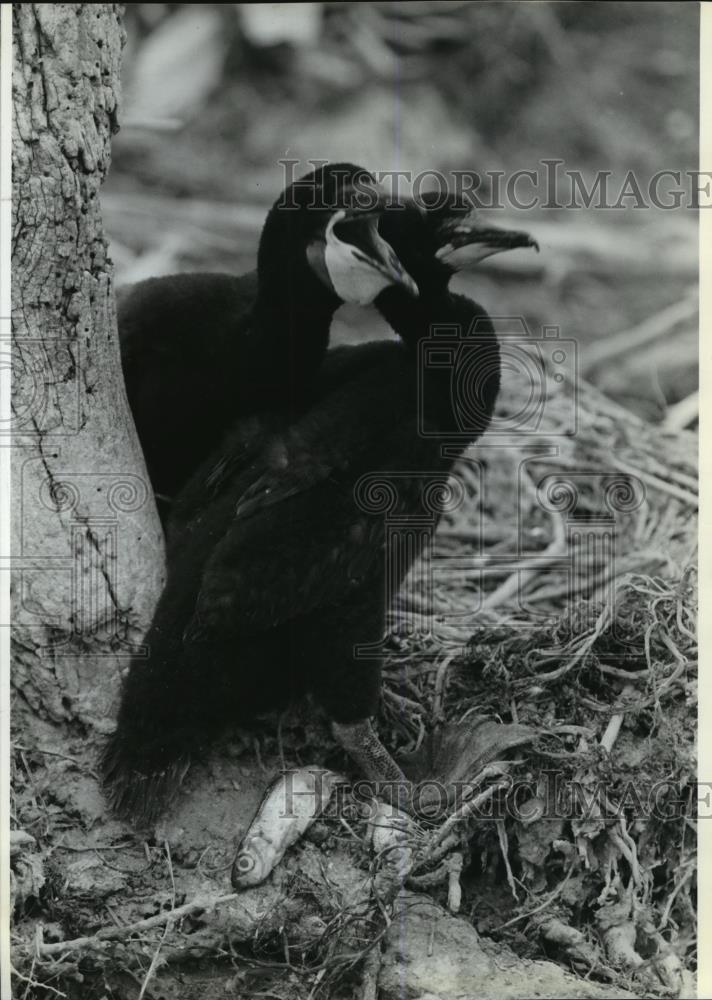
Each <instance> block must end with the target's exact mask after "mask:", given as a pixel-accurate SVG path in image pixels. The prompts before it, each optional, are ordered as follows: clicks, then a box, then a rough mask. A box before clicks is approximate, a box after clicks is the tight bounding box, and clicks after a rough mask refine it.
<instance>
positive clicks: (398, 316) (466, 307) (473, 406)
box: [376, 286, 500, 447]
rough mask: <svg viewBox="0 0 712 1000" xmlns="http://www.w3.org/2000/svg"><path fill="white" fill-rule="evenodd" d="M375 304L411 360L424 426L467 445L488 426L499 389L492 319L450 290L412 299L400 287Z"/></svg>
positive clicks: (427, 292)
mask: <svg viewBox="0 0 712 1000" xmlns="http://www.w3.org/2000/svg"><path fill="white" fill-rule="evenodd" d="M376 306H377V308H378V310H379V312H380V313H381V315H382V316H383V317H384V319H386V320H387V322H388V323H389V324H390V325H391V327H392V328H393V330H394V331H395V332H396V333H397V334H398V336H399V337H400V338H401V340H402V341H403V343H404V345H405V348H406V351H407V352H408V353H409V354H410V355H411V356H412V358H413V361H414V367H415V369H416V370H417V374H415V378H416V380H417V403H416V405H417V407H418V416H419V420H420V422H421V426H423V427H427V428H430V430H431V431H432V432H434V433H435V434H436V435H439V436H441V437H442V442H443V443H447V442H448V441H455V440H458V441H460V442H462V443H463V447H464V446H466V445H467V444H468V443H471V442H473V441H475V440H476V439H477V438H478V437H479V436H480V435H481V434H482V433H483V432H484V431H485V430H486V428H487V426H488V424H489V422H490V419H491V416H492V411H493V410H494V404H495V401H496V399H497V394H498V392H499V385H500V354H499V345H498V342H497V337H496V334H495V332H494V326H493V324H492V321H491V319H490V318H489V316H488V315H487V313H486V312H485V310H484V309H483V308H482V306H480V305H478V304H477V303H476V302H473V301H472V300H471V299H469V298H467V297H466V296H464V295H453V294H451V293H450V292H448V290H447V288H443V287H439V288H433V289H426V290H423V288H422V286H421V295H420V298H417V299H415V298H412V297H411V296H409V295H407V294H405V293H403V292H402V291H401V290H400V289H397V288H388V289H386V290H385V291H384V292H382V293H381V295H379V297H378V299H377V300H376Z"/></svg>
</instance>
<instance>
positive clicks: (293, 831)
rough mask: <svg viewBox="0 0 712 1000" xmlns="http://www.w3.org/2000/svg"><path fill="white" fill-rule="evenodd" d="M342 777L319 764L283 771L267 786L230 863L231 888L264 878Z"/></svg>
mask: <svg viewBox="0 0 712 1000" xmlns="http://www.w3.org/2000/svg"><path fill="white" fill-rule="evenodd" d="M343 781H344V779H343V778H342V777H341V776H340V775H338V774H336V773H335V772H334V771H327V770H325V769H324V768H323V767H316V766H312V767H300V768H295V769H294V770H292V771H286V772H285V773H284V774H283V775H282V776H281V777H279V778H277V779H276V780H275V781H273V782H272V784H271V785H270V786H269V788H268V789H267V791H266V792H265V794H264V796H263V797H262V801H261V803H260V805H259V808H258V810H257V812H256V813H255V818H254V819H253V820H252V823H251V824H250V827H249V829H248V830H247V833H246V834H245V836H244V837H243V839H242V841H241V843H240V846H239V848H238V851H237V857H236V858H235V862H234V864H233V866H232V884H233V887H234V888H235V889H247V888H249V887H251V886H255V885H259V884H260V882H264V880H265V879H266V878H267V876H268V875H269V874H270V872H271V871H273V869H274V868H276V866H277V865H278V864H279V862H280V861H281V860H282V858H283V857H284V854H285V852H286V851H287V849H288V848H290V847H291V846H292V844H295V843H296V842H297V840H299V838H300V837H301V836H302V835H303V834H304V833H305V832H306V831H307V830H308V829H309V827H310V826H311V824H312V823H313V822H314V820H315V819H316V818H317V817H318V816H319V815H320V813H321V812H322V811H323V809H324V807H325V806H326V804H327V802H328V801H329V799H330V797H331V793H332V792H333V790H334V788H335V786H336V785H337V784H340V783H341V782H343Z"/></svg>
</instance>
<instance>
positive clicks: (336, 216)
mask: <svg viewBox="0 0 712 1000" xmlns="http://www.w3.org/2000/svg"><path fill="white" fill-rule="evenodd" d="M385 207H386V199H385V195H384V192H383V191H382V190H381V189H380V188H379V186H378V185H377V183H376V181H375V179H374V178H373V176H372V175H371V174H370V173H369V172H368V171H367V170H365V169H364V168H363V167H357V166H355V165H354V164H351V163H331V164H327V165H326V166H324V167H320V168H319V169H318V170H315V171H314V172H313V173H311V174H307V175H306V176H305V177H302V178H301V179H300V180H297V181H295V182H294V183H293V184H291V185H289V187H288V188H286V190H285V191H284V192H283V193H282V195H281V196H280V198H279V199H278V200H277V202H276V203H275V205H274V206H273V208H272V210H271V211H270V213H269V215H268V217H267V221H266V223H265V227H264V229H263V232H262V237H261V240H260V248H259V253H258V271H259V273H260V275H261V276H262V275H263V274H266V273H267V271H268V270H272V271H274V269H275V267H281V268H282V269H283V274H282V276H283V279H284V281H290V280H291V281H292V284H293V285H294V284H295V283H296V282H298V281H299V280H300V275H301V274H302V272H303V268H304V266H306V267H307V268H308V269H309V270H310V271H311V272H312V274H314V275H316V277H317V278H318V279H319V281H320V282H321V284H322V285H323V286H325V287H326V289H328V290H329V291H330V292H331V293H332V295H333V296H335V297H336V298H337V299H339V300H341V301H342V302H351V303H355V304H357V305H367V304H368V303H370V302H373V300H374V299H375V298H376V296H377V295H378V294H379V292H381V291H382V290H383V289H384V288H386V287H388V286H389V285H398V286H400V287H401V288H404V289H405V290H406V291H407V292H408V293H410V294H411V295H415V296H417V294H418V289H417V286H416V284H415V281H414V280H413V279H412V278H411V276H410V275H409V274H408V272H407V270H406V268H404V267H403V265H402V263H401V261H400V260H399V259H398V256H397V255H396V253H395V252H394V251H393V248H392V247H391V246H390V245H389V244H388V242H387V241H386V240H385V239H384V238H383V236H382V235H381V234H379V231H378V222H379V219H380V217H381V215H382V213H383V211H384V209H385ZM284 269H287V271H288V273H286V272H285V270H284ZM272 276H273V278H276V277H277V275H275V274H273V275H272ZM305 294H306V289H305Z"/></svg>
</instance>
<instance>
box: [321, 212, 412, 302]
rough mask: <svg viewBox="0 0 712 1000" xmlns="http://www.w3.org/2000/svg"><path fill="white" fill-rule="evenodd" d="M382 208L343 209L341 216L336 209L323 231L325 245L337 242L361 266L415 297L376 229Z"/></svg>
mask: <svg viewBox="0 0 712 1000" xmlns="http://www.w3.org/2000/svg"><path fill="white" fill-rule="evenodd" d="M381 211H382V209H381V208H380V207H379V208H377V209H375V210H374V211H372V212H357V211H350V212H349V211H347V212H345V213H344V217H343V218H338V216H339V215H341V213H339V212H337V213H336V216H334V217H333V218H332V219H331V221H330V223H329V225H328V226H327V231H326V242H327V247H328V246H329V245H330V244H331V246H332V247H337V246H338V245H339V244H341V245H342V246H344V247H348V248H349V249H348V252H349V253H350V255H351V256H352V257H353V258H354V260H356V261H359V262H360V263H361V264H362V265H363V267H365V268H372V269H373V270H374V271H376V272H377V273H378V274H380V275H382V276H383V278H385V279H386V283H387V284H393V285H401V286H402V287H403V288H405V290H406V291H407V292H409V293H410V294H411V295H414V296H416V297H417V296H418V286H417V285H416V283H415V281H414V280H413V279H412V278H411V276H410V275H409V274H408V272H407V271H406V269H405V268H404V267H403V265H402V264H401V262H400V260H399V259H398V256H397V255H396V252H395V250H394V249H393V247H392V246H391V245H390V243H387V242H386V241H385V240H384V239H383V237H382V236H381V235H380V233H379V232H378V220H379V218H380V215H381Z"/></svg>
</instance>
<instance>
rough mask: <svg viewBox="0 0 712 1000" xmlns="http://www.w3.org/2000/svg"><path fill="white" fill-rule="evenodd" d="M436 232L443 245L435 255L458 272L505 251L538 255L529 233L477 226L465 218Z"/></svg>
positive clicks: (442, 226)
mask: <svg viewBox="0 0 712 1000" xmlns="http://www.w3.org/2000/svg"><path fill="white" fill-rule="evenodd" d="M439 232H440V234H441V238H442V240H443V245H442V246H441V247H440V249H439V250H438V251H437V252H436V254H435V256H436V257H437V258H438V259H439V260H442V261H443V262H444V263H446V264H449V265H450V267H452V268H454V269H455V270H458V271H459V270H461V269H462V268H466V267H472V266H474V265H475V264H478V263H479V262H480V261H481V260H484V259H485V257H491V256H492V255H493V254H495V253H502V252H503V251H504V250H514V249H516V248H517V247H534V249H535V250H536V251H537V253H538V252H539V244H538V243H537V241H536V240H535V239H533V238H532V237H531V236H530V235H529V233H524V232H520V231H518V230H515V229H501V228H500V227H499V226H478V225H476V224H474V223H469V222H468V221H467V219H466V218H465V219H454V220H451V221H450V222H448V223H444V224H442V225H441V226H440V227H439Z"/></svg>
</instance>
